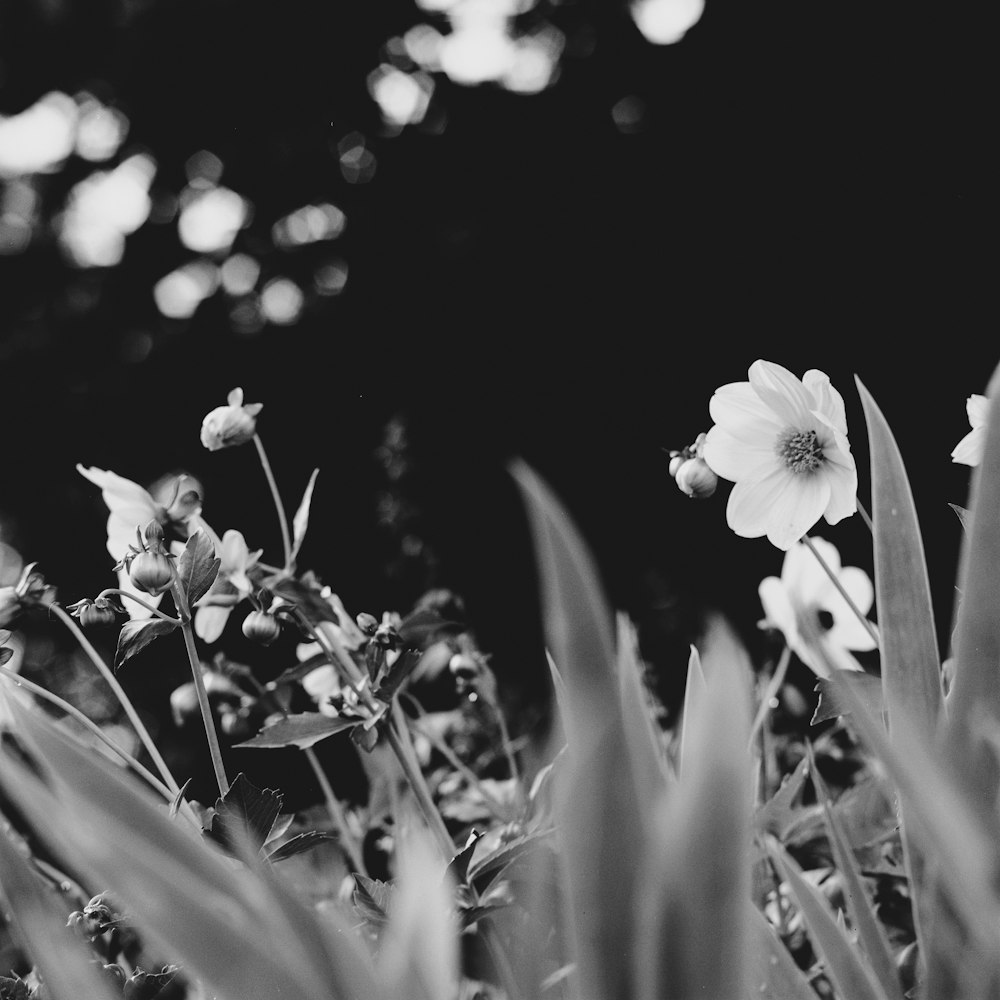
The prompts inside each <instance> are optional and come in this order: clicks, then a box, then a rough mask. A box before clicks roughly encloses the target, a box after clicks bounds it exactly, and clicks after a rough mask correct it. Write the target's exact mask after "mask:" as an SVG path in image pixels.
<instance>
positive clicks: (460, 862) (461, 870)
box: [448, 830, 483, 885]
mask: <svg viewBox="0 0 1000 1000" xmlns="http://www.w3.org/2000/svg"><path fill="white" fill-rule="evenodd" d="M482 836H483V835H482V834H481V833H478V832H477V831H476V830H473V831H472V833H471V834H470V835H469V841H468V843H467V844H466V845H465V847H463V848H462V850H460V851H459V852H458V854H456V855H455V857H453V858H452V859H451V861H450V862H448V874H449V875H450V876H451V877H452V878H453V879H454V880H455V884H456V885H465V883H466V880H467V879H468V877H469V863H470V862H471V861H472V855H473V854H474V853H475V851H476V844H477V843H478V842H479V840H480V839H481V838H482Z"/></svg>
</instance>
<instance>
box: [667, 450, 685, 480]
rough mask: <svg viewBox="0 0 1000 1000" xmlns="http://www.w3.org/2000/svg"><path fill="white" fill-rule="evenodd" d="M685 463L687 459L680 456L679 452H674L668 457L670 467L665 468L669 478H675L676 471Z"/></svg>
mask: <svg viewBox="0 0 1000 1000" xmlns="http://www.w3.org/2000/svg"><path fill="white" fill-rule="evenodd" d="M686 461H687V459H686V458H685V457H684V456H683V455H681V454H680V453H679V452H674V454H672V455H671V456H670V465H668V466H667V471H668V472H669V473H670V476H671V478H674V479H675V478H676V477H677V470H678V469H679V468H680V467H681V466H682V465H683V464H684V463H685V462H686Z"/></svg>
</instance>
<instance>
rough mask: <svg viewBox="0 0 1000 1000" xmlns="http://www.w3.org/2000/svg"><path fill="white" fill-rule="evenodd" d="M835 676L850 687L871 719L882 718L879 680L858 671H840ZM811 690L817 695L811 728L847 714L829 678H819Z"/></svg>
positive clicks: (883, 703)
mask: <svg viewBox="0 0 1000 1000" xmlns="http://www.w3.org/2000/svg"><path fill="white" fill-rule="evenodd" d="M837 676H838V677H839V678H840V679H841V680H842V681H843V683H845V684H850V685H851V688H852V690H853V691H854V692H855V693H856V694H857V696H858V697H859V698H860V699H861V700H862V701H863V702H864V704H865V707H866V708H867V709H868V712H869V714H870V715H871V716H872V717H873V718H875V719H879V718H881V717H882V713H883V712H884V711H885V702H884V699H883V697H882V680H881V678H879V677H875V676H874V675H873V674H866V673H863V672H861V671H858V670H851V671H847V670H841V671H839V672H838V675H837ZM813 690H814V691H817V692H818V693H819V700H818V701H817V702H816V711H815V712H814V713H813V717H812V719H811V720H810V723H809V724H810V725H811V726H815V725H818V724H819V723H820V722H826V721H827V719H836V718H838V717H839V716H841V715H846V714H847V712H848V709H847V708H845V707H844V704H843V702H842V700H841V699H840V698H839V697H838V696H837V691H838V688H837V687H836V686H835V685H834V684H833V683H832V682H831V680H830V678H829V677H821V678H820V679H819V681H818V682H817V684H816V687H815V688H814V689H813Z"/></svg>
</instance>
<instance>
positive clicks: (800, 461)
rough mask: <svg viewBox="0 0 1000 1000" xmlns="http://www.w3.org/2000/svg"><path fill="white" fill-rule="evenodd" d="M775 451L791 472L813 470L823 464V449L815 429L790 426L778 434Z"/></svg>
mask: <svg viewBox="0 0 1000 1000" xmlns="http://www.w3.org/2000/svg"><path fill="white" fill-rule="evenodd" d="M775 451H776V452H777V453H778V458H780V459H781V461H782V462H784V463H785V468H787V469H788V470H789V471H791V472H795V473H808V472H815V471H816V470H817V469H818V468H819V467H820V466H821V465H822V464H823V449H822V447H821V446H820V443H819V438H818V437H816V432H815V431H797V430H795V429H794V428H791V427H790V428H789V429H788V430H786V431H783V432H782V433H781V434H780V435H779V436H778V441H777V444H776V445H775Z"/></svg>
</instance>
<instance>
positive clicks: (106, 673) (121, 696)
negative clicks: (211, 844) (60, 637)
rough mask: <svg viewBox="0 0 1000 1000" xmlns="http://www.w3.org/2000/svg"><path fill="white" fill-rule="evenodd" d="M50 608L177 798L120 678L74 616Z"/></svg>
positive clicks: (171, 779)
mask: <svg viewBox="0 0 1000 1000" xmlns="http://www.w3.org/2000/svg"><path fill="white" fill-rule="evenodd" d="M49 609H50V610H51V611H52V612H54V613H55V615H56V616H57V617H58V618H59V620H60V621H61V622H62V623H63V624H64V625H65V626H66V628H68V629H69V630H70V632H72V633H73V636H74V638H75V639H76V641H77V642H78V643H79V644H80V647H81V648H82V649H83V651H84V652H85V653H86V654H87V656H89V657H90V660H91V662H92V663H93V664H94V666H95V667H97V669H98V671H99V672H100V674H101V676H102V677H103V678H104V680H105V681H106V682H107V684H108V686H109V687H110V688H111V690H112V691H113V692H114V695H115V697H116V698H117V699H118V703H119V704H120V705H121V707H122V708H123V709H124V711H125V714H126V715H127V716H128V719H129V722H131V723H132V727H133V728H134V729H135V731H136V733H137V735H138V736H139V739H140V740H141V741H142V745H143V746H144V747H145V748H146V752H147V753H148V754H149V756H150V759H151V760H152V761H153V763H154V764H155V765H156V770H157V771H159V773H160V777H161V778H163V783H164V784H165V785H166V786H167V788H169V789H170V791H171V793H172V794H173V796H174V797H175V798H176V797H178V796H180V794H181V789H180V785H178V784H177V782H176V781H175V780H174V776H173V775H172V774H171V773H170V768H168V767H167V762H166V761H165V760H164V759H163V757H162V756H161V755H160V751H159V750H157V749H156V744H155V743H154V742H153V738H152V737H151V736H150V735H149V730H148V729H146V727H145V726H144V725H143V722H142V719H140V718H139V713H138V712H137V711H136V710H135V706H134V705H133V704H132V702H131V701H130V700H129V697H128V695H127V694H126V693H125V690H124V688H122V686H121V684H119V683H118V678H117V677H115V675H114V674H113V673H112V672H111V670H110V669H109V667H108V665H107V664H106V663H105V662H104V660H103V659H101V655H100V653H98V652H97V650H96V649H94V647H93V645H92V644H91V642H90V640H89V639H88V638H87V637H86V636H85V635H84V634H83V632H82V630H81V629H80V627H79V626H78V625H77V624H76V622H75V621H74V620H73V619H72V617H70V615H69V614H68V613H67V612H66V611H65V609H64V608H62V607H61V606H60V605H58V604H50V605H49Z"/></svg>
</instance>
